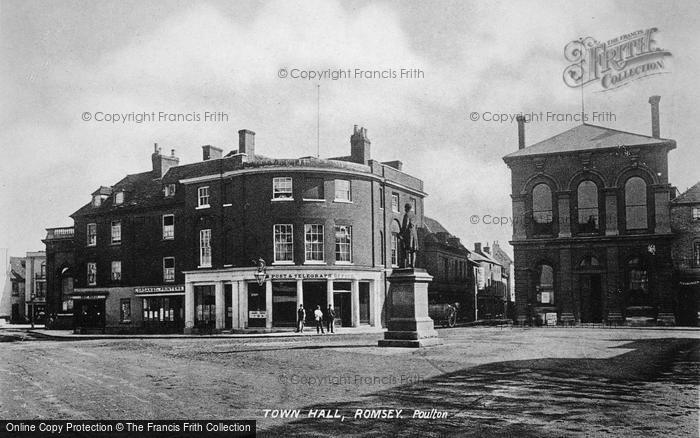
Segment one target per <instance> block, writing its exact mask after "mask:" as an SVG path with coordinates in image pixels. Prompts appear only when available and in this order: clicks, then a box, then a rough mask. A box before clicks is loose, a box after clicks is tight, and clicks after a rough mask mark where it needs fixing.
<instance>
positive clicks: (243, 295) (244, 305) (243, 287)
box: [237, 281, 248, 328]
mask: <svg viewBox="0 0 700 438" xmlns="http://www.w3.org/2000/svg"><path fill="white" fill-rule="evenodd" d="M237 284H238V303H239V304H238V312H239V313H238V315H239V320H238V321H239V323H240V325H241V328H248V283H246V282H245V281H238V282H237Z"/></svg>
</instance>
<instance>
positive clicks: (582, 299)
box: [503, 96, 676, 325]
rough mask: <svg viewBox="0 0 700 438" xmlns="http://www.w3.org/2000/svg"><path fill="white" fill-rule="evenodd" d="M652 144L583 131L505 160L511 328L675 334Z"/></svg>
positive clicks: (668, 145)
mask: <svg viewBox="0 0 700 438" xmlns="http://www.w3.org/2000/svg"><path fill="white" fill-rule="evenodd" d="M649 103H650V104H651V114H652V135H651V136H647V135H641V134H634V133H630V132H624V131H620V130H616V129H611V128H605V127H601V126H596V125H590V124H586V123H584V124H582V125H579V126H576V127H574V128H572V129H569V130H568V131H565V132H563V133H561V134H558V135H556V136H554V137H552V138H549V139H546V140H543V141H540V142H538V143H535V144H533V145H530V146H527V147H526V146H525V126H524V123H525V121H524V119H523V118H519V119H518V133H519V135H518V137H519V148H518V150H517V151H515V152H513V153H511V154H509V155H506V156H505V157H504V158H503V159H504V161H505V162H506V164H507V165H508V167H509V168H510V170H511V173H512V195H511V196H512V200H513V201H512V202H513V218H514V229H513V240H512V241H511V244H512V245H513V248H514V256H515V295H516V311H517V319H518V321H519V322H521V323H528V324H571V323H611V324H613V323H620V324H621V323H626V324H629V325H637V324H638V325H648V324H673V323H674V319H675V318H674V314H673V311H674V306H673V301H674V300H673V293H672V289H673V288H672V272H673V267H672V258H671V244H672V239H673V235H672V234H671V227H670V220H669V219H670V218H669V202H670V199H671V194H672V193H673V190H674V189H673V188H672V187H671V185H670V184H669V179H668V153H669V152H670V151H671V150H673V149H675V147H676V142H675V141H674V140H671V139H664V138H661V137H660V135H659V132H660V128H659V98H658V97H657V96H654V97H652V98H651V99H649Z"/></svg>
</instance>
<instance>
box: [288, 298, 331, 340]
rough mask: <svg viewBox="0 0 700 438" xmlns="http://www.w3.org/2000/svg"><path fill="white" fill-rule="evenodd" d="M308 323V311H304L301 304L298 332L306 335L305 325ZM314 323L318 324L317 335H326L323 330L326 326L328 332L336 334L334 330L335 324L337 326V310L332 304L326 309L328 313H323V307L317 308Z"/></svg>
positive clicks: (298, 315)
mask: <svg viewBox="0 0 700 438" xmlns="http://www.w3.org/2000/svg"><path fill="white" fill-rule="evenodd" d="M305 321H306V309H304V305H303V304H299V310H297V332H298V333H304V324H305ZM314 321H315V322H316V333H317V334H318V333H322V334H325V333H326V332H325V331H324V329H323V326H324V324H325V326H326V330H328V333H335V330H334V324H335V310H333V306H331V305H330V304H329V305H328V308H327V309H326V313H323V311H322V310H321V306H316V310H314Z"/></svg>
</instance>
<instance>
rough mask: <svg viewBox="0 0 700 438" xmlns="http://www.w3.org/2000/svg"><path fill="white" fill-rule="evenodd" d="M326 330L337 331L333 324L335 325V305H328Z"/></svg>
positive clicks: (329, 331)
mask: <svg viewBox="0 0 700 438" xmlns="http://www.w3.org/2000/svg"><path fill="white" fill-rule="evenodd" d="M325 317H326V330H328V333H335V330H334V329H333V326H334V325H335V322H334V321H335V310H333V306H331V305H330V304H329V305H328V309H326V315H325Z"/></svg>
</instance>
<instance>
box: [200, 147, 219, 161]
mask: <svg viewBox="0 0 700 438" xmlns="http://www.w3.org/2000/svg"><path fill="white" fill-rule="evenodd" d="M223 152H224V151H223V150H222V149H219V148H217V147H214V146H211V145H205V146H202V161H207V160H218V159H219V158H221V157H222V156H223Z"/></svg>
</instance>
